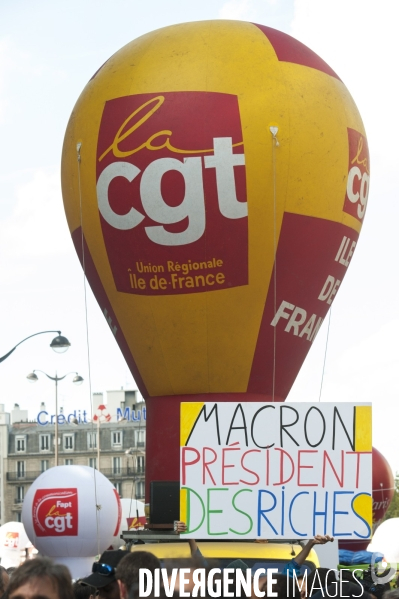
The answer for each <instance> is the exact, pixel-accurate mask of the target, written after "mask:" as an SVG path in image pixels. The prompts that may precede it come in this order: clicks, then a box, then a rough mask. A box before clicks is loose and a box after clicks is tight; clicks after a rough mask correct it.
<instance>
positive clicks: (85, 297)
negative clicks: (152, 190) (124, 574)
mask: <svg viewBox="0 0 399 599" xmlns="http://www.w3.org/2000/svg"><path fill="white" fill-rule="evenodd" d="M81 147H82V144H81V143H78V144H77V145H76V153H77V162H78V185H79V209H80V230H81V244H82V267H83V291H84V305H85V324H86V346H87V368H88V379H89V394H90V412H91V425H92V440H93V439H94V438H95V437H94V422H93V396H92V392H91V368H90V341H89V319H88V311H87V289H86V261H85V247H84V232H83V211H82V185H81V176H80V169H81V160H82V159H81V155H80V149H81ZM97 443H98V446H99V447H100V427H98V439H97ZM92 445H93V452H94V449H95V444H94V443H92ZM97 469H98V471H100V464H97V468H94V498H95V502H96V534H97V553H98V554H100V535H99V523H98V511H99V510H100V509H101V506H100V505H99V504H98V499H97V481H96V470H97Z"/></svg>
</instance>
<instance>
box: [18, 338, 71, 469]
mask: <svg viewBox="0 0 399 599" xmlns="http://www.w3.org/2000/svg"><path fill="white" fill-rule="evenodd" d="M64 339H65V337H64ZM53 341H55V340H53ZM67 341H68V339H67ZM68 343H69V342H68ZM36 372H41V373H42V374H45V375H46V377H47V378H49V379H50V380H52V381H54V382H55V429H54V434H55V449H54V457H55V465H56V466H58V381H62V380H63V379H64V378H65V377H66V376H68V375H69V374H74V375H75V376H74V377H73V380H72V382H73V383H74V384H75V385H81V384H82V383H83V378H82V377H81V376H80V374H78V373H77V372H67V373H66V374H64V376H57V373H55V376H50V375H49V374H47V372H44V371H43V370H33V371H32V372H31V373H30V374H28V376H27V377H26V378H27V379H28V381H30V382H31V383H36V381H38V380H39V377H38V376H37V374H36Z"/></svg>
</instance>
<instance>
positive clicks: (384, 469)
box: [339, 447, 395, 551]
mask: <svg viewBox="0 0 399 599" xmlns="http://www.w3.org/2000/svg"><path fill="white" fill-rule="evenodd" d="M394 493H395V479H394V477H393V474H392V470H391V467H390V465H389V464H388V462H387V460H386V459H385V458H384V456H383V455H382V453H380V452H379V451H378V449H376V448H375V447H373V533H374V532H375V530H376V528H377V527H378V526H379V525H380V524H381V521H382V519H383V517H384V516H385V513H386V511H387V509H388V508H389V505H390V503H391V501H392V498H393V496H394ZM368 544H369V541H368V540H366V541H350V540H349V541H340V542H339V548H340V549H350V550H351V551H363V550H366V549H367V546H368Z"/></svg>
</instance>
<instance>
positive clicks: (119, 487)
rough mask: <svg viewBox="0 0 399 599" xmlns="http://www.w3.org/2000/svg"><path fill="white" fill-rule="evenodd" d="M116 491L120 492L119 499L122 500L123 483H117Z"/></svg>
mask: <svg viewBox="0 0 399 599" xmlns="http://www.w3.org/2000/svg"><path fill="white" fill-rule="evenodd" d="M115 489H116V490H117V491H118V493H119V497H121V498H122V483H115Z"/></svg>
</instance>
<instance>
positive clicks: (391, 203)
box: [0, 0, 399, 471]
mask: <svg viewBox="0 0 399 599" xmlns="http://www.w3.org/2000/svg"><path fill="white" fill-rule="evenodd" d="M398 16H399V7H398V4H397V2H396V0H380V1H379V2H378V3H376V2H372V1H370V0H335V1H334V2H333V3H332V2H327V1H326V0H228V1H225V0H189V1H187V2H182V1H181V0H146V2H138V1H136V0H113V1H112V3H111V2H105V1H104V0H68V1H66V0H58V1H57V2H54V1H53V0H47V1H46V0H36V1H35V2H31V1H30V0H0V190H1V200H0V314H1V323H2V326H1V335H0V355H3V354H5V353H6V352H7V351H9V350H10V349H11V348H12V347H13V346H14V345H15V344H16V343H18V342H19V341H20V340H21V339H23V338H25V337H27V336H28V335H30V334H33V333H36V332H38V331H42V330H49V329H51V330H53V329H55V330H58V329H59V330H61V331H62V333H63V334H64V335H66V336H67V337H68V339H69V340H70V341H71V344H72V345H71V348H70V349H69V350H68V352H66V353H65V354H62V355H56V354H54V353H53V352H52V350H51V349H50V348H49V347H48V346H49V343H50V341H51V339H52V335H51V334H47V335H41V336H38V337H36V338H34V339H31V340H29V341H27V342H26V343H24V344H23V345H21V346H20V347H19V348H17V350H16V351H15V353H14V354H13V355H12V356H11V357H10V358H9V359H8V360H7V361H4V362H3V363H1V364H0V380H1V384H0V403H2V404H4V405H5V408H6V409H7V410H9V409H11V408H12V406H13V405H14V403H18V404H19V405H20V407H21V408H24V409H29V414H30V417H31V418H34V417H35V415H36V414H37V412H38V409H39V405H40V402H41V401H44V402H46V404H47V406H48V408H49V411H51V409H52V407H53V406H54V385H53V383H52V382H51V381H50V380H48V379H46V377H44V376H41V375H39V377H40V379H39V382H37V383H35V384H33V385H32V384H30V383H29V382H28V381H27V379H26V375H27V374H28V373H29V372H30V371H32V370H33V369H39V370H43V371H45V372H47V373H48V374H50V375H54V374H55V372H57V373H58V375H60V376H62V375H64V374H66V373H68V372H70V371H78V372H79V374H81V375H82V376H83V377H84V378H85V382H84V384H83V385H82V386H81V387H74V386H73V385H72V376H68V377H66V378H65V380H64V381H63V382H62V383H60V388H59V392H60V402H61V405H64V407H65V408H68V409H70V408H71V409H74V408H75V407H82V406H85V407H87V408H88V406H89V404H90V391H93V392H99V391H106V390H112V389H119V388H121V387H124V388H129V389H133V388H136V385H135V382H134V380H133V378H132V375H131V374H130V372H129V370H128V368H127V366H126V364H125V361H124V359H123V357H122V355H121V353H120V350H119V348H118V347H117V345H116V343H115V340H114V337H113V335H112V333H111V331H110V329H109V327H108V325H107V323H106V321H105V319H104V317H103V315H102V313H101V311H100V309H99V307H98V305H97V303H96V301H95V299H94V298H93V296H92V294H91V291H90V288H89V287H88V288H87V317H88V318H87V322H88V329H87V328H86V312H85V302H84V281H83V273H82V269H81V267H80V264H79V262H78V259H77V257H76V255H75V251H74V248H73V245H72V242H71V239H70V235H69V230H68V227H67V223H66V219H65V215H64V210H63V204H62V198H61V188H60V158H61V148H62V143H63V136H64V132H65V128H66V125H67V122H68V118H69V115H70V113H71V111H72V108H73V106H74V104H75V102H76V100H77V98H78V96H79V94H80V93H81V91H82V89H83V87H84V86H85V84H86V82H87V81H88V80H89V79H90V77H91V76H92V74H93V73H94V72H95V71H96V70H97V69H98V68H99V66H101V65H102V64H103V63H104V62H105V61H106V60H107V58H109V56H111V55H112V54H113V53H114V52H115V51H117V50H118V49H119V48H121V47H122V46H123V45H125V44H126V43H127V42H129V41H131V40H132V39H134V38H137V37H138V36H140V35H142V34H144V33H146V32H149V31H151V30H154V29H157V28H160V27H164V26H167V25H170V24H174V23H180V22H186V21H196V20H205V19H241V20H246V21H254V22H257V23H261V24H264V25H267V26H270V27H274V28H277V29H280V30H282V31H284V32H286V33H288V34H290V35H293V36H294V37H296V38H297V39H299V40H300V41H302V42H303V43H305V44H306V45H307V46H309V47H310V48H311V49H312V50H314V51H315V52H317V53H318V54H319V55H320V56H321V57H322V58H323V59H324V60H325V61H326V62H327V63H328V64H329V65H330V66H331V67H332V68H333V70H334V71H336V72H337V73H338V75H339V76H340V78H341V79H342V80H343V81H344V82H345V84H346V85H347V87H348V89H349V91H350V92H351V94H352V96H353V97H354V99H355V101H356V104H357V106H358V108H359V111H360V114H361V115H362V118H363V121H364V124H365V128H366V132H367V136H368V143H369V148H370V157H371V188H370V195H369V202H368V210H367V214H366V217H365V222H364V226H363V230H362V233H361V236H360V240H359V243H358V246H357V249H356V252H355V255H354V258H353V259H352V263H351V267H350V269H349V272H348V274H347V276H346V278H345V280H344V282H343V284H342V286H341V288H340V291H339V293H338V295H337V298H336V300H335V301H334V304H333V308H332V313H331V322H330V329H329V335H328V343H326V341H327V329H328V320H329V319H328V318H326V320H325V322H324V324H323V326H322V328H321V330H320V332H319V334H318V337H317V338H316V340H315V341H314V343H313V345H312V348H311V350H310V352H309V355H308V357H307V359H306V361H305V363H304V365H303V367H302V369H301V371H300V373H299V375H298V378H297V380H296V382H295V384H294V386H293V388H292V390H291V393H290V395H289V397H288V401H319V399H320V400H321V401H334V402H340V401H359V402H364V401H371V402H372V403H373V442H374V446H375V447H377V448H378V449H379V450H380V451H381V452H382V453H383V454H384V455H385V456H386V457H387V459H388V461H389V462H390V464H391V467H392V469H393V470H394V471H399V451H397V449H398V441H397V439H398V434H397V429H398V425H397V421H398V420H399V418H398V417H399V401H398V398H399V349H398V338H399V310H398V291H399V282H398V268H397V263H398V258H399V242H398V239H399V235H398V227H397V222H398V220H399V201H398V200H399V197H398V189H399V182H398V175H397V173H398V169H397V156H398V152H397V144H398V140H399V131H398V118H397V104H398V98H397V92H396V89H397V85H396V74H397V63H396V59H397V56H399V48H398V45H399V43H398V35H397V31H396V23H397V18H398ZM87 339H88V340H89V345H88V344H87ZM88 347H89V354H90V362H89V361H88ZM89 363H90V369H89Z"/></svg>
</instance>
